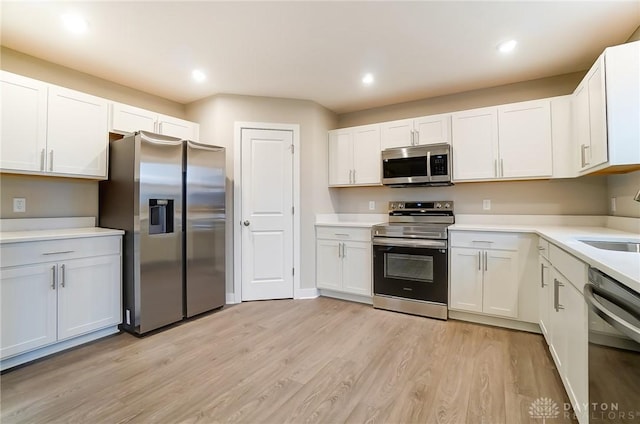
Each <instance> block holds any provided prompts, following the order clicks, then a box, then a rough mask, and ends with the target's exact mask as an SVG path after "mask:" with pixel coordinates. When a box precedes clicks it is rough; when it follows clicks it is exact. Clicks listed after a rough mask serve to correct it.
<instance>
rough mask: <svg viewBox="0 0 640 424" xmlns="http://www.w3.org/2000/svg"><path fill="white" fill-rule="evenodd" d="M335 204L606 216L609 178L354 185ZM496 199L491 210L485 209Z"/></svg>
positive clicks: (348, 208)
mask: <svg viewBox="0 0 640 424" xmlns="http://www.w3.org/2000/svg"><path fill="white" fill-rule="evenodd" d="M332 191H335V193H336V195H335V197H334V201H335V203H334V207H335V209H336V211H338V212H340V213H368V212H370V211H369V210H368V206H369V201H370V200H374V201H375V202H376V210H375V211H372V212H375V213H385V212H386V211H387V210H388V209H387V206H388V205H387V202H389V201H392V200H453V201H454V212H455V213H460V214H498V215H509V214H527V215H606V214H607V205H606V202H605V201H604V198H605V197H606V195H607V177H605V176H588V177H582V178H576V179H567V180H541V181H533V180H532V181H508V182H491V183H464V184H456V185H454V186H450V187H416V188H389V187H357V188H356V187H353V188H351V187H349V188H334V189H332ZM485 199H487V200H491V210H489V211H486V210H483V209H482V201H483V200H485Z"/></svg>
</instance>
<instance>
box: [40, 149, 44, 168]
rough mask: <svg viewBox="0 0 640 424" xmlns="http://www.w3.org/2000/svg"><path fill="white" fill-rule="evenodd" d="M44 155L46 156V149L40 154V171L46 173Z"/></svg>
mask: <svg viewBox="0 0 640 424" xmlns="http://www.w3.org/2000/svg"><path fill="white" fill-rule="evenodd" d="M44 155H45V149H42V151H41V152H40V170H41V171H44V170H45V168H44Z"/></svg>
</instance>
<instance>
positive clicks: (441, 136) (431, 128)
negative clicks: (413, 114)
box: [413, 114, 451, 145]
mask: <svg viewBox="0 0 640 424" xmlns="http://www.w3.org/2000/svg"><path fill="white" fill-rule="evenodd" d="M413 128H414V131H415V140H416V144H418V145H419V144H437V143H451V115H450V114H446V115H431V116H423V117H422V118H416V119H414V120H413Z"/></svg>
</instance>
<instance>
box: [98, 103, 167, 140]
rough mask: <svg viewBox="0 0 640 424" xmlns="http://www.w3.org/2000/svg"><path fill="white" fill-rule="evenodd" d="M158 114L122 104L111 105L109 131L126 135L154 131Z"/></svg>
mask: <svg viewBox="0 0 640 424" xmlns="http://www.w3.org/2000/svg"><path fill="white" fill-rule="evenodd" d="M157 120H158V114H157V113H154V112H151V111H148V110H145V109H140V108H138V107H134V106H129V105H125V104H122V103H112V104H111V126H110V128H109V131H111V132H114V133H118V134H128V133H132V132H135V131H139V130H141V131H149V132H155V131H156V122H157Z"/></svg>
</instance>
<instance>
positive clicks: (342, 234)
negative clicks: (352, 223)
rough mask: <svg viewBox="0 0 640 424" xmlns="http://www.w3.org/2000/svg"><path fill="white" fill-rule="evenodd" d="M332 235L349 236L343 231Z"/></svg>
mask: <svg viewBox="0 0 640 424" xmlns="http://www.w3.org/2000/svg"><path fill="white" fill-rule="evenodd" d="M333 235H334V236H341V237H349V234H345V233H333Z"/></svg>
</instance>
